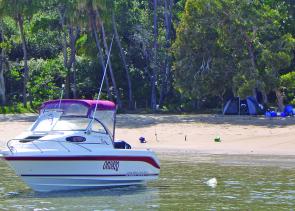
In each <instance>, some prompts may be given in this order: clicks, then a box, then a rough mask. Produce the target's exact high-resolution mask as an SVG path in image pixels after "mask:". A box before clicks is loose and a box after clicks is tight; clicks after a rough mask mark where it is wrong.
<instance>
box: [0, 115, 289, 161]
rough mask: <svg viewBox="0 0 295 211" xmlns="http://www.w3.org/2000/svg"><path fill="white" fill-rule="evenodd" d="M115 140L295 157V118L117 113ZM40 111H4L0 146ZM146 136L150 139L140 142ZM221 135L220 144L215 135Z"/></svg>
mask: <svg viewBox="0 0 295 211" xmlns="http://www.w3.org/2000/svg"><path fill="white" fill-rule="evenodd" d="M117 117H118V118H117V129H116V140H126V141H127V142H128V143H129V144H131V146H132V148H134V149H152V150H153V151H155V152H156V153H175V152H177V153H189V152H190V153H196V154H211V155H271V156H292V155H294V156H295V117H287V118H276V119H268V118H265V117H262V116H258V117H255V116H254V117H253V116H223V115H207V114H203V115H202V114H190V115H163V114H119V115H118V116H117ZM36 118H37V115H36V114H20V115H0V149H1V148H5V146H6V142H7V141H8V140H9V139H11V138H14V137H15V136H17V135H18V134H20V133H21V132H23V131H24V130H26V129H28V128H29V126H30V125H31V124H32V122H33V121H34V120H35V119H36ZM139 137H144V138H145V139H146V141H147V143H144V144H142V143H140V142H139V140H138V139H139ZM217 137H220V140H221V142H215V141H214V139H215V138H217Z"/></svg>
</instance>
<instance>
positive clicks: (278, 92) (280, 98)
mask: <svg viewBox="0 0 295 211" xmlns="http://www.w3.org/2000/svg"><path fill="white" fill-rule="evenodd" d="M274 91H275V93H276V96H277V103H278V107H279V110H280V111H281V112H282V111H284V107H285V106H284V96H283V93H282V92H281V90H279V89H278V88H276V89H275V90H274Z"/></svg>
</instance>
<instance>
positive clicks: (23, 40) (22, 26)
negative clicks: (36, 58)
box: [17, 14, 29, 108]
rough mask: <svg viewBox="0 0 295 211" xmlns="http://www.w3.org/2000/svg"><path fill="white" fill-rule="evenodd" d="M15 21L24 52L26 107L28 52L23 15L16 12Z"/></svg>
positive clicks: (25, 100) (24, 96) (24, 101)
mask: <svg viewBox="0 0 295 211" xmlns="http://www.w3.org/2000/svg"><path fill="white" fill-rule="evenodd" d="M17 21H18V26H19V31H20V36H21V40H22V49H23V54H24V57H23V59H24V69H23V104H24V107H25V108H26V107H27V83H28V79H29V67H28V52H27V44H26V38H25V34H24V25H23V24H24V22H23V17H22V16H21V15H20V14H18V15H17Z"/></svg>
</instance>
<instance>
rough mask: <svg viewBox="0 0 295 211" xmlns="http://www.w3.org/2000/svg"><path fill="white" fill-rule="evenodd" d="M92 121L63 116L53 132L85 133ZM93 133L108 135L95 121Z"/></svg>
mask: <svg viewBox="0 0 295 211" xmlns="http://www.w3.org/2000/svg"><path fill="white" fill-rule="evenodd" d="M90 121H91V119H89V118H83V117H71V116H62V117H61V118H60V119H59V120H58V121H57V122H56V124H55V125H54V127H53V128H52V130H53V131H77V130H78V131H79V130H81V131H85V130H86V129H87V127H88V125H89V122H90ZM92 131H93V132H98V133H106V130H105V129H104V127H103V126H102V124H101V123H100V122H98V121H94V122H93V124H92Z"/></svg>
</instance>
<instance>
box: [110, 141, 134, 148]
mask: <svg viewBox="0 0 295 211" xmlns="http://www.w3.org/2000/svg"><path fill="white" fill-rule="evenodd" d="M114 148H115V149H131V145H130V144H128V143H127V142H126V141H121V140H119V141H114Z"/></svg>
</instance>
